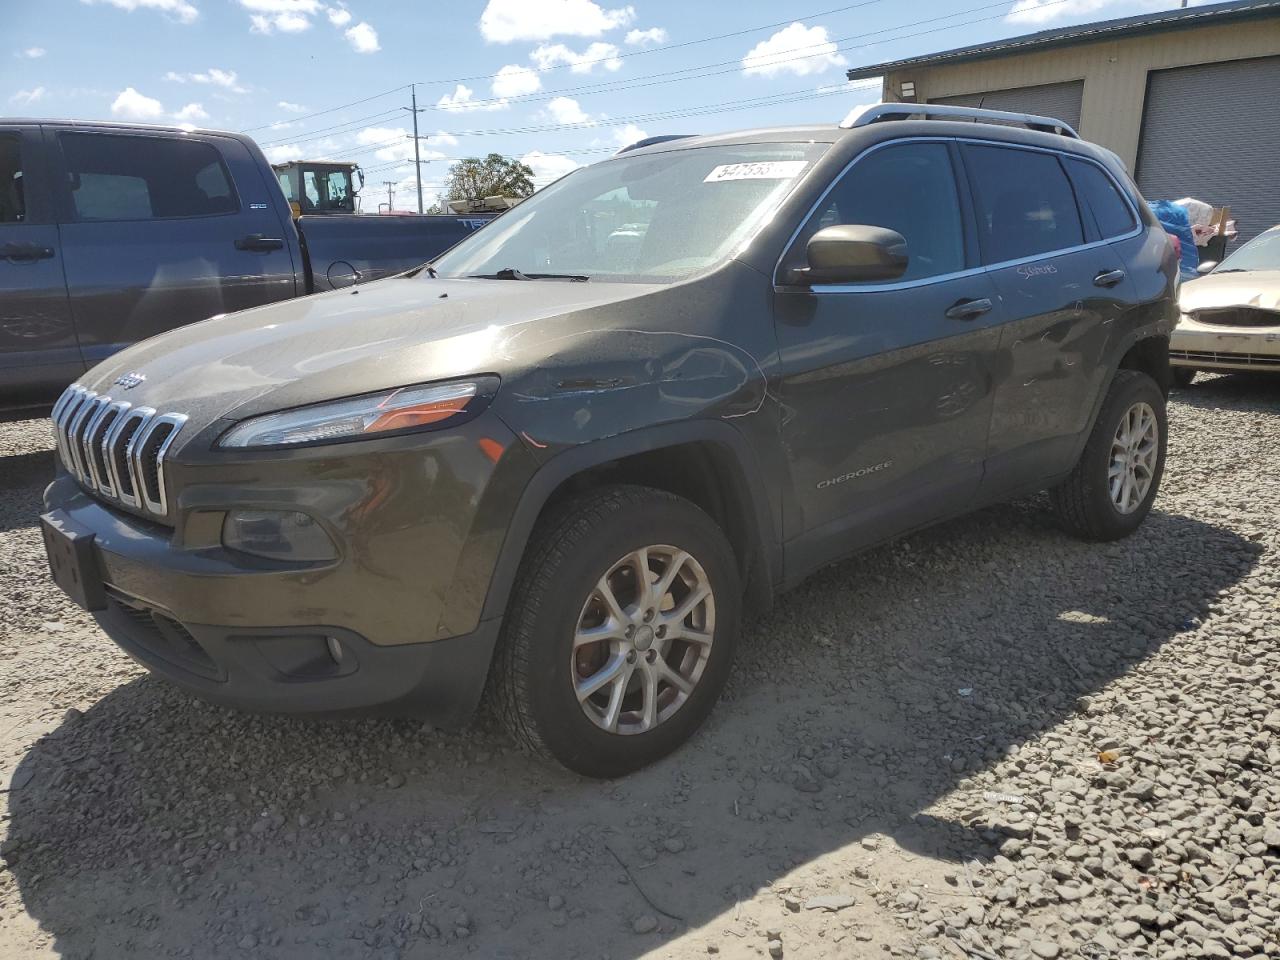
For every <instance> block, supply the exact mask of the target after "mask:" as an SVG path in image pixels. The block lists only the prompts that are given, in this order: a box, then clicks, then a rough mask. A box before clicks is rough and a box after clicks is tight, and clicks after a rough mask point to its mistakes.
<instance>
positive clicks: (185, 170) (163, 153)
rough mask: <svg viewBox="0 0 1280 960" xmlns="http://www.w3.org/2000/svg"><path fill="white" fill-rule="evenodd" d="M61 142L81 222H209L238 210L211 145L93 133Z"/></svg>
mask: <svg viewBox="0 0 1280 960" xmlns="http://www.w3.org/2000/svg"><path fill="white" fill-rule="evenodd" d="M60 139H61V142H62V152H63V155H64V156H65V157H66V160H67V169H68V171H69V173H70V179H71V196H72V200H73V202H74V204H75V213H76V217H77V218H79V219H80V220H150V219H171V218H174V217H208V216H215V215H217V214H223V213H235V212H236V211H237V210H238V209H239V204H238V203H237V202H236V198H235V193H234V191H233V189H232V186H231V178H230V177H229V176H228V175H227V170H226V167H225V166H223V163H222V159H221V157H219V155H218V151H217V150H215V149H214V148H213V147H211V146H210V145H209V144H207V143H200V142H198V141H195V140H186V139H178V138H160V137H122V136H113V135H109V134H89V133H66V134H63V135H62V136H61V138H60Z"/></svg>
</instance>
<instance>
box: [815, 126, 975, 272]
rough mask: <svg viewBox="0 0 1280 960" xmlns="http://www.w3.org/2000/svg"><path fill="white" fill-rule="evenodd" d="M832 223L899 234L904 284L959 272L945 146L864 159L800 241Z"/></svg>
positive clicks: (956, 203)
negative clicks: (903, 249) (903, 247)
mask: <svg viewBox="0 0 1280 960" xmlns="http://www.w3.org/2000/svg"><path fill="white" fill-rule="evenodd" d="M836 224H864V225H867V226H874V227H888V228H889V229H890V230H896V231H898V233H900V234H902V235H903V237H905V238H906V241H907V255H908V257H909V258H910V259H909V261H908V263H907V271H906V273H904V274H903V275H902V279H903V280H919V279H921V278H923V277H936V276H938V275H939V274H944V273H955V272H957V271H960V270H963V269H964V221H963V219H962V218H961V214H960V200H959V197H958V196H957V194H956V179H955V174H954V172H953V168H952V166H951V157H950V155H949V153H948V151H947V147H946V145H945V144H941V143H904V144H902V145H900V146H894V147H886V148H884V149H883V150H877V151H875V152H874V153H871V154H870V155H868V156H866V157H863V158H862V159H861V160H859V161H858V162H857V163H856V164H854V165H853V167H852V169H850V170H849V172H848V173H846V174H845V175H844V176H843V177H842V178H841V179H840V181H839V182H838V183H837V184H836V186H835V188H834V189H833V190H832V191H831V193H829V194H828V195H827V198H826V200H824V201H823V206H822V208H821V209H820V210H819V212H818V214H817V217H816V219H815V220H814V221H811V222H810V224H809V228H808V229H807V230H806V231H805V233H804V234H802V235H801V238H800V239H801V241H802V243H803V242H807V241H808V239H809V237H811V236H812V235H813V234H814V233H816V232H817V231H818V230H820V229H822V228H823V227H829V226H834V225H836ZM800 249H803V246H801V248H800Z"/></svg>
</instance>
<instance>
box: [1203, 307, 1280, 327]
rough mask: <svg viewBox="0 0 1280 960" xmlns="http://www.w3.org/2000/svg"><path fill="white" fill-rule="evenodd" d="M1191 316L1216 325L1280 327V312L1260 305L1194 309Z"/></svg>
mask: <svg viewBox="0 0 1280 960" xmlns="http://www.w3.org/2000/svg"><path fill="white" fill-rule="evenodd" d="M1191 316H1192V318H1193V319H1194V320H1197V321H1199V322H1200V323H1207V324H1210V325H1212V326H1215V327H1280V313H1277V312H1276V311H1275V310H1263V309H1262V308H1260V307H1215V308H1213V309H1205V310H1192V311H1191Z"/></svg>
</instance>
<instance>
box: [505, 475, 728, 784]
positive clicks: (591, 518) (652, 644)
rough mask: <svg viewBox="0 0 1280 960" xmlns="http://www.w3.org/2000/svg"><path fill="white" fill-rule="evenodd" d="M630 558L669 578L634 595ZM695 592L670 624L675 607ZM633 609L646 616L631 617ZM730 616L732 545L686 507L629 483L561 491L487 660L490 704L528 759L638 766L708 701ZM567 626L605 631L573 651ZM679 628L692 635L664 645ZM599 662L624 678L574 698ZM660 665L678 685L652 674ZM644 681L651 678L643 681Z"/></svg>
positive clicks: (690, 727) (683, 731) (678, 736)
mask: <svg viewBox="0 0 1280 960" xmlns="http://www.w3.org/2000/svg"><path fill="white" fill-rule="evenodd" d="M642 548H645V549H646V550H648V552H647V553H646V554H645V555H644V558H643V559H641V555H640V554H639V553H638V551H640V550H641V549H642ZM649 548H653V549H651V550H650V549H649ZM681 553H687V554H688V556H689V557H690V558H691V560H680V561H679V565H678V567H677V570H676V572H675V573H674V574H670V568H671V565H672V564H673V563H675V561H676V559H678V558H679V557H680V555H681ZM641 563H643V564H644V567H645V569H646V570H648V571H649V579H650V581H651V582H652V581H653V580H654V579H655V578H656V580H657V583H656V586H657V587H661V586H662V582H663V581H664V580H665V579H667V578H668V574H670V577H671V580H672V585H671V587H670V589H669V591H668V592H666V593H664V595H663V596H662V597H658V598H656V602H655V597H654V596H653V594H652V593H650V594H648V595H647V597H648V599H647V600H646V599H645V597H644V596H641V595H640V594H639V593H637V592H636V590H637V588H638V585H639V583H640V581H639V578H638V575H637V574H638V571H639V569H640V565H641ZM601 583H604V584H605V585H606V586H608V587H609V596H612V597H613V598H614V601H615V603H614V604H613V606H612V607H611V606H610V605H609V604H608V603H607V602H606V596H605V594H604V593H603V592H602V588H601V586H600V585H601ZM703 585H705V586H706V587H708V588H709V589H710V596H709V597H707V598H706V599H703V600H697V598H696V597H693V594H695V593H700V591H701V587H702V586H703ZM694 600H697V602H696V603H693V606H692V609H691V612H690V613H688V614H686V615H684V616H683V617H680V618H679V620H678V621H677V615H678V614H679V613H680V610H679V608H678V606H677V605H679V606H683V605H685V604H686V603H691V602H693V601H694ZM610 609H612V610H613V611H614V613H613V614H612V615H607V613H606V612H607V611H608V610H610ZM646 610H647V611H648V612H650V613H653V618H652V620H647V621H646V620H644V619H643V613H644V612H645V611H646ZM741 610H742V587H741V582H740V578H739V575H738V567H737V561H736V559H735V555H734V552H733V549H732V547H730V545H729V542H728V541H727V540H726V539H725V536H724V533H723V532H722V531H721V529H720V528H719V526H718V525H717V524H716V523H715V521H713V520H712V519H711V518H710V517H709V516H708V515H707V514H706V513H704V512H703V511H702V510H700V509H699V508H698V507H697V506H695V505H694V504H692V503H690V502H689V501H687V500H684V499H682V498H680V497H677V496H674V495H672V494H670V493H666V492H664V491H660V490H654V489H650V488H647V487H636V486H611V487H604V488H600V489H597V490H593V491H590V492H588V493H585V494H582V495H580V496H576V497H573V498H571V499H570V500H568V501H566V502H563V503H561V504H559V505H558V506H557V507H556V508H554V509H553V510H552V512H551V513H550V514H549V515H548V516H547V517H545V518H543V519H542V520H540V521H539V523H538V525H537V527H536V528H535V529H534V532H533V535H532V537H531V538H530V542H529V546H528V548H527V549H526V552H525V557H524V560H523V562H522V564H521V569H520V573H519V575H518V577H517V581H516V587H515V590H514V592H513V595H512V599H511V603H510V605H509V607H508V610H507V616H506V620H505V622H504V624H503V633H502V637H501V640H500V642H499V649H498V652H497V656H496V657H495V661H494V673H493V677H492V690H491V692H492V696H493V698H494V703H495V705H496V707H497V710H498V713H499V714H500V716H501V717H502V720H503V723H504V725H505V726H506V727H507V728H508V730H510V732H511V734H512V735H513V737H514V738H515V739H516V740H517V741H518V742H519V743H520V744H522V745H523V746H524V747H526V748H527V749H529V750H530V751H532V752H533V753H535V754H538V755H540V756H542V757H545V758H547V759H552V760H556V761H558V762H559V763H561V764H563V765H564V766H566V767H568V768H569V769H570V770H573V771H575V772H576V773H580V774H583V775H585V776H588V777H598V778H608V777H617V776H621V775H623V774H626V773H630V772H632V771H634V770H638V769H640V768H641V767H643V766H645V765H647V764H650V763H652V762H653V761H655V760H657V759H658V758H660V757H662V756H665V755H666V754H668V753H670V752H671V751H672V750H674V749H675V748H676V747H678V746H680V744H682V743H683V742H684V741H685V740H687V739H688V738H689V737H690V736H692V734H693V733H694V731H695V730H697V729H698V727H699V726H700V725H701V724H702V722H703V720H705V719H706V717H707V715H708V714H709V713H710V712H711V709H712V707H714V706H715V703H716V700H717V698H718V697H719V695H720V692H721V691H722V690H723V688H724V684H725V681H726V680H727V679H728V675H729V667H730V664H731V663H732V660H733V653H734V648H735V646H736V644H737V639H738V633H739V630H740V626H741ZM654 611H656V613H655V612H654ZM637 618H638V619H637ZM597 620H598V621H600V622H599V624H597V623H596V621H597ZM620 624H623V625H626V626H625V627H620V626H619V625H620ZM665 624H671V626H670V627H668V626H666V625H665ZM708 625H709V627H710V629H706V630H704V629H701V627H707V626H708ZM646 628H647V631H648V632H646ZM627 629H629V630H631V631H632V634H626V633H625V630H627ZM579 630H585V631H588V632H589V635H590V636H593V637H594V636H596V635H597V634H601V635H603V634H605V633H609V634H610V637H609V638H608V639H602V640H599V641H594V642H590V643H583V644H581V646H576V645H575V636H576V635H577V634H578V632H579ZM619 630H622V631H623V633H622V634H619ZM590 631H596V632H595V633H590ZM678 633H687V634H688V635H689V636H690V637H695V636H696V637H698V638H699V639H698V641H697V642H694V641H691V640H685V639H679V640H677V639H674V637H675V636H676V635H677V634H678ZM661 637H665V639H663V638H661ZM707 638H710V639H709V642H708V641H707ZM664 645H665V646H664ZM629 657H634V658H635V659H634V661H630V660H628V658H629ZM650 658H652V659H650ZM624 661H625V663H624ZM672 664H674V666H672ZM611 665H612V669H616V670H618V671H622V672H623V673H624V674H625V676H626V677H627V679H626V680H619V681H615V682H613V683H608V684H605V685H602V686H600V687H599V690H598V692H596V693H592V694H590V695H589V696H587V697H586V698H585V699H582V700H580V698H579V695H578V694H579V693H580V692H581V691H582V690H585V689H587V688H588V687H589V686H590V685H591V684H592V683H594V681H595V680H597V679H599V678H600V677H602V676H604V675H605V674H606V673H608V672H609V670H610V669H611ZM627 667H630V668H631V669H630V672H627ZM664 668H665V669H666V670H667V671H670V672H671V673H675V674H678V675H679V676H680V678H681V679H682V680H683V681H684V683H685V684H686V685H688V686H689V688H690V689H688V690H687V691H686V690H684V689H680V688H677V686H676V685H675V684H673V683H672V682H671V681H670V680H669V679H667V676H666V675H663V676H659V673H660V672H661V671H662V670H663V669H664ZM650 677H657V679H655V680H654V681H653V684H652V687H651V686H650V685H649V683H648V678H650ZM619 691H620V692H619ZM650 691H652V696H650ZM615 696H616V697H617V706H616V707H615V704H614V698H615ZM650 703H653V704H654V707H653V709H652V711H650V709H649V707H648V705H649V704H650ZM664 704H665V705H664ZM611 721H612V723H613V728H612V729H610V728H609V724H610V722H611Z"/></svg>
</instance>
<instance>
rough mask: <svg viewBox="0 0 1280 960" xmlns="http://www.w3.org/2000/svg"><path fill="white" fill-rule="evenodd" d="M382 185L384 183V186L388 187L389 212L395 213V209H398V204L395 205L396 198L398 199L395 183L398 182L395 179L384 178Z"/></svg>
mask: <svg viewBox="0 0 1280 960" xmlns="http://www.w3.org/2000/svg"><path fill="white" fill-rule="evenodd" d="M382 185H383V186H384V187H386V188H387V213H394V212H395V209H396V206H395V200H396V194H395V185H396V182H395V181H394V180H383V181H382Z"/></svg>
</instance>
